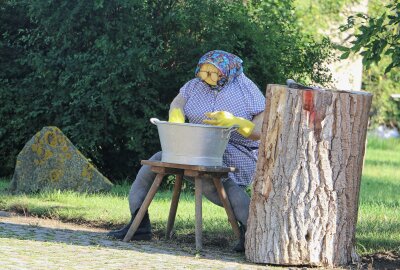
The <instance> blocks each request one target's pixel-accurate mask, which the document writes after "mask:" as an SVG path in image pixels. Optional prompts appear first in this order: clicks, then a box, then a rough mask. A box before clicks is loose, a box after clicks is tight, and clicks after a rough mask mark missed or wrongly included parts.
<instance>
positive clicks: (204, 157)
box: [150, 118, 237, 166]
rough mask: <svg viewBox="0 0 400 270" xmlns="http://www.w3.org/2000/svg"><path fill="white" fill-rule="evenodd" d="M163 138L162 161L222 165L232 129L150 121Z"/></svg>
mask: <svg viewBox="0 0 400 270" xmlns="http://www.w3.org/2000/svg"><path fill="white" fill-rule="evenodd" d="M150 122H151V123H152V124H154V125H156V126H157V129H158V135H159V137H160V143H161V149H162V157H161V161H163V162H168V163H176V164H186V165H201V166H222V155H223V154H224V152H225V149H226V146H227V145H228V141H229V138H230V135H231V133H232V131H234V130H236V129H237V126H233V127H218V126H209V125H199V124H189V123H170V122H166V121H160V120H158V119H157V118H151V119H150Z"/></svg>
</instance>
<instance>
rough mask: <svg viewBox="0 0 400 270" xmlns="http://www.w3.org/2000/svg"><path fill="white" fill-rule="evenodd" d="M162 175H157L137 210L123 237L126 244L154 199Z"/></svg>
mask: <svg viewBox="0 0 400 270" xmlns="http://www.w3.org/2000/svg"><path fill="white" fill-rule="evenodd" d="M163 177H164V174H161V173H159V174H157V176H156V178H155V179H154V182H153V184H152V185H151V188H150V190H149V192H148V193H147V195H146V198H145V199H144V201H143V203H142V205H141V206H140V208H139V211H138V212H137V214H136V217H135V219H134V220H133V222H132V225H131V227H130V228H129V230H128V232H127V233H126V235H125V237H124V240H123V241H124V242H128V241H129V240H131V239H132V236H133V235H134V234H135V232H136V230H137V229H138V227H139V224H140V222H142V219H143V217H144V214H145V213H146V211H147V209H148V208H149V205H150V203H151V201H152V200H153V198H154V195H155V194H156V192H157V189H158V187H159V186H160V184H161V181H162V180H163Z"/></svg>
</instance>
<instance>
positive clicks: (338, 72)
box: [325, 0, 368, 91]
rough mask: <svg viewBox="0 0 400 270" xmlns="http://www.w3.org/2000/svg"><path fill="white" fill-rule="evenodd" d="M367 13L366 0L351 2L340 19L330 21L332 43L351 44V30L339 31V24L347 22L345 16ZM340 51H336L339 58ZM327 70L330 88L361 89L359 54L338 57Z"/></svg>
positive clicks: (361, 70) (360, 59) (361, 66)
mask: <svg viewBox="0 0 400 270" xmlns="http://www.w3.org/2000/svg"><path fill="white" fill-rule="evenodd" d="M360 12H361V13H367V12H368V0H361V1H358V2H357V3H353V4H351V5H349V6H347V7H345V9H344V10H343V12H342V14H341V17H342V19H341V20H340V22H338V23H332V27H331V29H330V30H328V32H327V33H325V34H328V35H329V37H330V38H331V40H332V41H333V42H334V43H337V44H339V45H342V46H346V47H349V46H350V45H351V43H350V41H351V39H349V37H350V36H351V35H352V33H353V31H352V30H351V32H350V31H348V32H340V31H339V30H338V29H339V26H340V25H343V24H345V23H346V22H347V18H348V17H349V16H351V15H355V14H356V13H360ZM340 55H341V53H338V55H337V57H338V58H339V57H340ZM328 68H329V70H330V71H331V73H332V80H333V83H332V84H331V85H330V88H333V89H339V90H353V91H358V90H361V83H362V72H363V65H362V57H361V56H360V55H358V54H357V55H352V56H351V57H350V58H348V59H344V60H343V59H339V60H338V61H336V62H334V63H332V64H330V65H328Z"/></svg>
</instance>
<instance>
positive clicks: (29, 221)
mask: <svg viewBox="0 0 400 270" xmlns="http://www.w3.org/2000/svg"><path fill="white" fill-rule="evenodd" d="M105 233H106V231H105V230H101V229H94V228H88V227H85V226H78V225H74V224H68V223H62V222H60V221H55V220H49V219H40V218H34V217H21V216H16V215H12V214H9V213H6V212H1V211H0V261H1V263H0V268H1V269H269V268H267V267H266V266H263V265H256V264H250V263H246V262H245V259H244V256H243V255H232V254H224V253H220V252H218V251H215V250H207V249H206V250H205V251H204V253H203V254H202V255H201V256H200V257H196V256H195V255H194V254H191V253H190V252H187V251H185V250H182V249H180V248H179V247H176V246H175V247H173V246H171V245H168V244H167V243H163V242H161V241H150V242H130V243H124V242H121V241H115V240H111V239H109V238H107V237H106V236H105Z"/></svg>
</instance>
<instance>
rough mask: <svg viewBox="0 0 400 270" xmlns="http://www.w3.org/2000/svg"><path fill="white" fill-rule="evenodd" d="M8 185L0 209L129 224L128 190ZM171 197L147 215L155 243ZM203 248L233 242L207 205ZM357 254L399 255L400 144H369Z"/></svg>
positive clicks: (188, 214) (182, 239)
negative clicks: (24, 190)
mask: <svg viewBox="0 0 400 270" xmlns="http://www.w3.org/2000/svg"><path fill="white" fill-rule="evenodd" d="M8 185H9V179H0V209H2V210H6V211H16V212H19V213H26V214H29V215H36V216H40V217H50V218H55V219H60V220H64V221H71V222H75V223H84V224H90V225H93V226H98V227H105V228H118V227H120V226H122V225H124V224H126V223H127V222H128V220H129V218H130V215H129V208H128V200H127V196H128V192H129V186H130V185H129V184H122V185H117V186H115V187H114V188H113V189H112V191H111V192H109V193H103V194H79V193H76V192H57V191H55V192H45V193H40V194H35V195H15V196H12V195H10V194H8V193H7V192H6V188H7V187H8ZM171 196H172V194H171V192H170V191H162V192H158V193H157V194H156V197H155V199H154V201H153V203H152V204H151V205H150V208H149V212H150V217H151V221H152V225H153V228H154V232H155V235H156V237H159V238H161V237H163V234H164V232H165V229H166V220H167V216H168V212H169V207H170V198H171ZM194 213H195V209H194V196H193V194H191V193H190V192H183V193H182V194H181V200H180V203H179V207H178V212H177V218H176V221H175V230H176V234H175V237H174V240H175V241H176V242H177V243H179V244H185V243H188V244H189V246H190V245H191V244H193V243H194V224H195V217H194ZM203 226H204V232H203V234H204V235H203V236H204V237H203V242H204V244H206V245H214V246H218V248H222V247H225V246H229V245H230V244H231V242H232V241H234V236H233V234H232V232H231V228H230V225H229V223H228V222H227V218H226V214H225V211H224V210H223V209H222V208H220V207H218V206H215V205H214V204H212V203H210V202H209V201H208V200H206V199H204V200H203ZM356 239H357V243H356V245H357V251H358V252H359V253H360V254H369V253H375V252H382V251H393V250H394V251H396V252H400V140H380V139H377V138H371V137H370V138H369V139H368V147H367V152H366V159H365V167H364V170H363V178H362V182H361V192H360V206H359V216H358V223H357V233H356Z"/></svg>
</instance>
